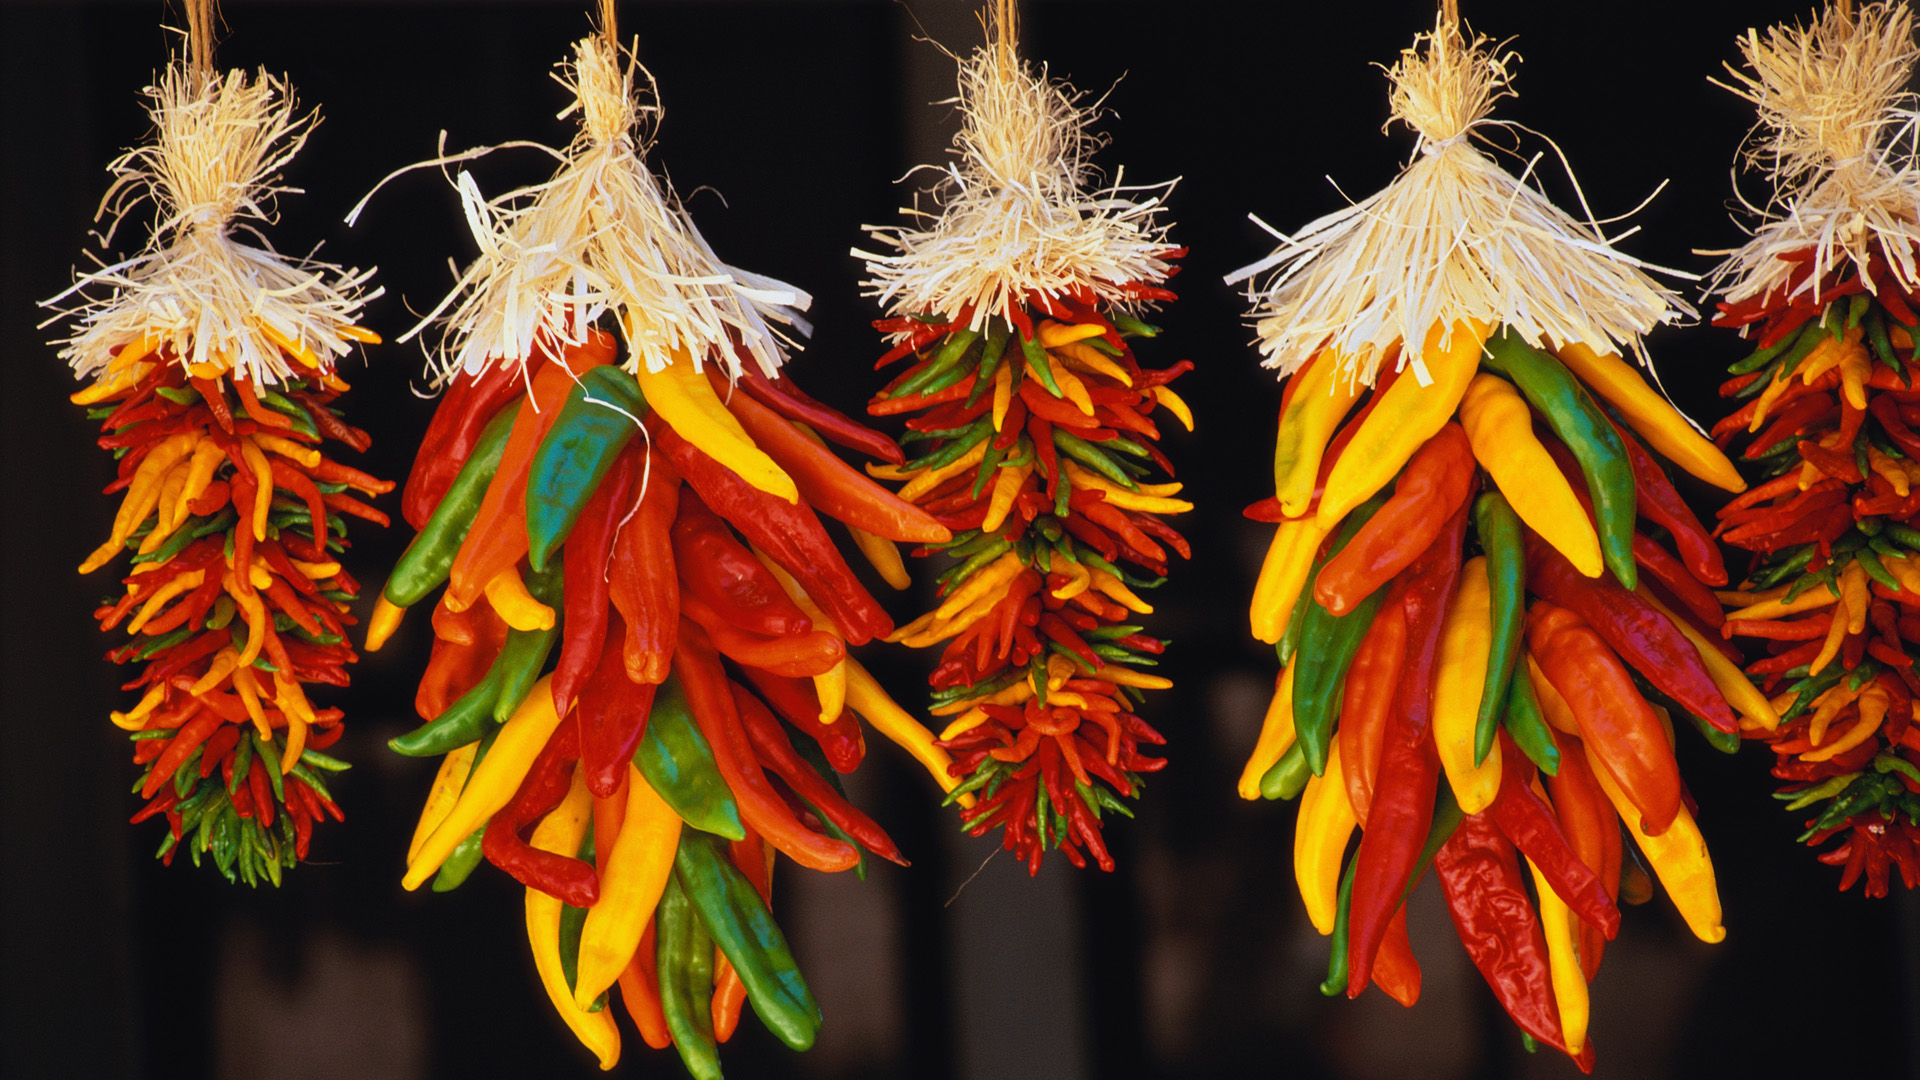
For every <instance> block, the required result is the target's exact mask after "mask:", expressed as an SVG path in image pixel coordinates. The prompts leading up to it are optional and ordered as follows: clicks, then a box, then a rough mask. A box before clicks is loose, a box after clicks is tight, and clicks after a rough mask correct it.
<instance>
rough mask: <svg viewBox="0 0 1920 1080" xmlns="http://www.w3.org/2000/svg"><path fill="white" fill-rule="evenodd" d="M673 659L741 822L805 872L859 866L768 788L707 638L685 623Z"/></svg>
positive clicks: (845, 847)
mask: <svg viewBox="0 0 1920 1080" xmlns="http://www.w3.org/2000/svg"><path fill="white" fill-rule="evenodd" d="M663 426H664V425H663ZM673 658H674V665H673V666H674V671H675V672H676V673H677V674H678V675H679V676H680V682H681V684H682V686H683V687H684V688H685V689H686V693H687V704H688V705H689V706H691V707H692V709H693V717H694V720H695V721H697V722H698V723H699V725H700V731H701V733H702V734H704V735H706V737H707V742H709V743H711V744H712V746H713V760H714V764H715V765H716V766H718V768H719V770H720V776H721V778H722V779H724V780H725V781H726V782H727V787H728V788H730V789H732V791H733V797H734V799H735V800H736V801H737V802H738V803H739V806H740V816H741V818H742V819H743V820H745V822H746V823H747V824H748V825H749V826H751V827H752V828H753V829H755V830H756V831H758V832H759V833H760V835H762V836H764V837H766V838H767V842H768V843H771V844H772V845H773V846H774V847H776V848H779V849H780V850H781V851H782V852H785V853H786V855H787V856H788V857H789V858H791V859H793V861H795V862H797V863H799V864H800V865H802V866H805V867H808V868H810V869H814V870H824V871H827V872H829V873H833V872H837V871H840V870H850V869H852V868H853V866H854V865H855V864H856V863H858V862H859V861H860V853H859V852H858V851H856V850H854V849H853V847H852V846H851V845H849V844H847V843H845V842H843V841H840V840H835V839H833V838H831V837H826V836H821V835H820V834H819V833H816V832H813V831H812V830H810V829H808V828H807V827H806V826H805V825H802V824H801V823H800V820H799V819H798V818H796V817H794V815H793V812H792V810H790V809H789V808H788V807H787V805H786V803H785V802H784V801H782V800H781V798H780V796H779V795H778V794H777V793H775V792H774V790H773V788H772V787H771V786H770V785H768V783H767V778H766V776H765V775H764V774H763V773H762V772H761V769H760V762H759V760H758V759H757V758H756V757H755V756H754V753H753V746H752V744H751V743H750V742H749V741H748V739H747V732H746V729H745V727H744V726H742V724H741V722H740V714H739V711H738V710H737V709H736V708H735V707H734V703H733V691H732V689H731V688H730V685H731V684H730V683H729V681H728V679H727V676H726V672H725V671H723V670H722V669H721V667H720V657H719V655H718V654H717V653H716V652H715V651H714V648H713V643H712V642H710V641H708V640H707V635H706V633H705V632H704V631H702V630H701V629H700V628H699V627H698V626H696V625H694V624H693V623H691V622H687V621H686V620H682V621H681V624H680V633H679V639H678V641H677V643H676V644H675V646H674V651H673Z"/></svg>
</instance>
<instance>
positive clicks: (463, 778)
mask: <svg viewBox="0 0 1920 1080" xmlns="http://www.w3.org/2000/svg"><path fill="white" fill-rule="evenodd" d="M479 749H480V744H479V743H477V742H471V743H468V744H467V745H465V746H463V747H461V748H460V749H458V750H455V751H454V752H452V753H450V754H448V755H447V756H446V757H444V758H441V759H440V771H439V772H437V773H435V774H434V776H433V787H431V788H429V789H428V790H427V804H426V805H425V806H423V807H421V808H420V823H419V824H418V825H415V826H414V827H413V839H412V840H411V841H409V842H408V843H407V861H408V862H412V861H413V858H414V856H416V855H418V854H419V853H420V845H421V844H424V843H426V842H427V837H428V836H430V835H432V834H433V830H435V829H437V828H439V827H440V823H441V822H443V821H445V820H447V815H448V814H449V813H452V812H453V804H454V802H455V801H457V800H458V799H459V798H460V789H461V788H463V787H465V786H466V783H467V773H469V772H471V771H472V770H473V755H474V754H475V752H477V751H478V750H479Z"/></svg>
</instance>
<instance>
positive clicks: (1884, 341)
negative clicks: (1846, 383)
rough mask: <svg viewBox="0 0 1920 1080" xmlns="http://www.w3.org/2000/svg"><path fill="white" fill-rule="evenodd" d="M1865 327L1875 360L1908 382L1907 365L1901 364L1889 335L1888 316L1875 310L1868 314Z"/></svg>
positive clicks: (1868, 343) (1877, 309)
mask: <svg viewBox="0 0 1920 1080" xmlns="http://www.w3.org/2000/svg"><path fill="white" fill-rule="evenodd" d="M1865 325H1866V329H1867V333H1866V338H1867V345H1868V347H1869V348H1871V349H1872V350H1873V356H1874V359H1876V360H1878V361H1880V362H1881V363H1883V364H1885V365H1887V366H1888V367H1890V368H1892V369H1893V371H1894V374H1896V375H1899V376H1900V378H1901V381H1903V382H1904V381H1906V377H1907V369H1906V365H1904V364H1902V363H1901V362H1900V354H1899V353H1896V352H1894V351H1893V338H1891V337H1889V336H1888V335H1887V320H1886V316H1884V315H1882V314H1881V313H1880V309H1879V308H1874V309H1873V310H1872V311H1869V312H1868V313H1867V319H1866V323H1865Z"/></svg>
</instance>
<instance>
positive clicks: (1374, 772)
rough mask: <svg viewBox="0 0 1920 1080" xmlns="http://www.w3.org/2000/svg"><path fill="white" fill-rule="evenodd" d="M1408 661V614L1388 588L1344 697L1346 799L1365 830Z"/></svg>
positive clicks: (1356, 655)
mask: <svg viewBox="0 0 1920 1080" xmlns="http://www.w3.org/2000/svg"><path fill="white" fill-rule="evenodd" d="M1406 660H1407V613H1406V609H1405V607H1404V606H1403V605H1402V603H1401V598H1400V596H1399V595H1398V594H1397V593H1395V592H1389V593H1388V595H1387V597H1386V599H1385V600H1383V601H1381V604H1380V610H1379V612H1378V614H1376V615H1374V617H1373V625H1371V626H1369V627H1368V628H1367V634H1366V637H1364V638H1362V639H1361V640H1360V649H1359V651H1358V652H1356V653H1354V654H1353V663H1352V664H1351V665H1349V666H1348V668H1347V683H1346V688H1345V689H1344V691H1342V694H1341V698H1340V727H1339V730H1338V732H1337V735H1338V736H1339V739H1340V757H1341V761H1342V763H1343V765H1344V768H1343V769H1342V770H1341V772H1342V775H1343V777H1344V778H1345V780H1346V785H1347V801H1348V803H1349V804H1350V805H1351V806H1352V807H1353V813H1354V816H1355V818H1357V819H1358V820H1359V822H1360V825H1361V826H1362V827H1363V828H1364V827H1365V826H1366V824H1367V811H1368V809H1369V808H1370V807H1372V805H1373V789H1374V782H1375V779H1376V777H1377V776H1378V775H1379V771H1380V748H1381V745H1382V743H1383V742H1384V740H1385V739H1386V734H1387V722H1388V720H1387V718H1388V716H1389V715H1391V712H1392V709H1393V699H1394V691H1395V690H1396V689H1398V687H1399V683H1400V672H1401V668H1402V666H1403V665H1405V663H1406Z"/></svg>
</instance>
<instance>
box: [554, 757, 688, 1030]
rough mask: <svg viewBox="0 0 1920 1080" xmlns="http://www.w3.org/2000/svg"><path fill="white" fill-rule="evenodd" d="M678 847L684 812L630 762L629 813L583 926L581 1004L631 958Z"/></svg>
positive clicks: (577, 991) (578, 979)
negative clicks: (649, 782) (597, 897)
mask: <svg viewBox="0 0 1920 1080" xmlns="http://www.w3.org/2000/svg"><path fill="white" fill-rule="evenodd" d="M679 846H680V815H678V814H676V813H674V812H673V807H671V806H668V805H667V803H666V800H664V799H662V798H661V797H660V795H659V793H658V792H656V791H654V790H653V788H652V787H651V786H649V785H648V784H647V781H646V778H645V777H644V776H642V775H640V770H639V769H636V768H634V767H633V766H632V765H628V766H627V812H626V814H625V815H624V816H623V817H622V818H621V822H620V832H619V835H618V836H616V837H615V838H614V841H613V848H612V850H610V851H609V852H607V855H606V859H605V862H604V864H603V865H602V866H601V868H600V899H599V900H598V901H596V902H595V903H594V905H593V906H592V907H590V908H588V909H587V921H586V924H585V925H584V926H582V927H581V928H580V962H579V964H578V966H577V967H576V968H575V971H576V975H575V978H574V982H573V1004H574V1005H575V1006H576V1007H577V1008H580V1009H585V1008H587V1007H588V1006H590V1005H592V1004H593V999H594V998H597V997H599V996H600V993H601V991H603V990H605V989H606V988H607V987H609V986H612V985H613V983H614V980H616V979H618V978H619V977H620V972H621V970H622V969H624V968H625V967H626V966H627V962H628V961H629V960H631V959H633V951H634V950H635V949H637V948H639V947H640V935H641V933H642V932H644V931H645V930H646V928H647V920H648V919H651V918H653V909H654V907H655V905H657V904H659V903H660V894H661V893H663V892H665V891H666V888H667V877H668V875H670V874H672V873H673V853H674V851H675V850H677V849H678V848H679Z"/></svg>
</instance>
